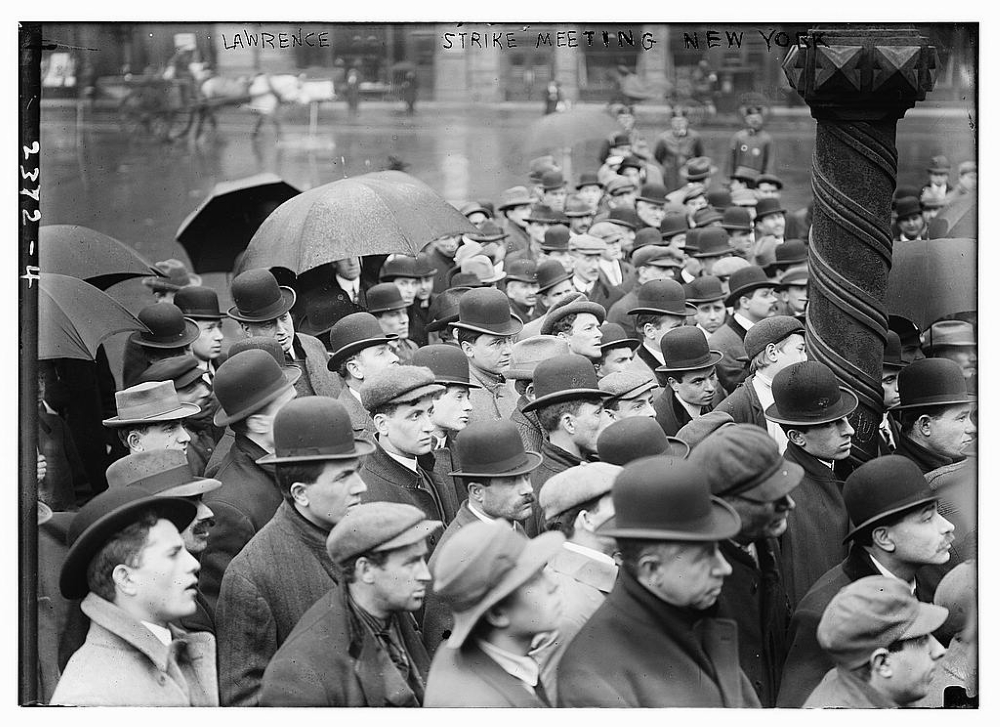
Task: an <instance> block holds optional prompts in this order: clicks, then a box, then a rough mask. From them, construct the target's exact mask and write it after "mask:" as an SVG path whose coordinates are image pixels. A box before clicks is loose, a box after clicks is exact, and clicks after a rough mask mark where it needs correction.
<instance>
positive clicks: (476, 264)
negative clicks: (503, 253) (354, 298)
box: [369, 255, 507, 300]
mask: <svg viewBox="0 0 1000 727" xmlns="http://www.w3.org/2000/svg"><path fill="white" fill-rule="evenodd" d="M461 270H462V272H463V273H472V274H473V275H475V276H476V277H477V278H479V282H481V283H496V282H497V281H500V280H503V279H504V278H506V277H507V273H498V272H497V270H496V268H495V267H494V265H493V261H492V260H490V259H489V258H488V257H486V256H485V255H473V256H472V257H470V258H468V259H466V260H463V261H462V267H461ZM370 296H371V293H370V292H369V300H371V297H370Z"/></svg>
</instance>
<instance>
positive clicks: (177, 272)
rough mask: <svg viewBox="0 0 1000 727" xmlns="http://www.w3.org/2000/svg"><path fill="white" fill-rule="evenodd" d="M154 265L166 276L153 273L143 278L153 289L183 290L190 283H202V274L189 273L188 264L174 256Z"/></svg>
mask: <svg viewBox="0 0 1000 727" xmlns="http://www.w3.org/2000/svg"><path fill="white" fill-rule="evenodd" d="M153 267H154V268H156V269H157V270H159V271H160V272H161V273H163V275H164V277H160V276H158V275H151V276H149V277H148V278H143V279H142V282H143V283H145V284H146V285H147V286H149V287H150V288H152V289H153V290H158V291H163V292H170V291H178V290H181V289H182V288H184V287H186V286H188V285H201V276H200V275H195V274H194V273H189V272H188V269H187V266H186V265H185V264H184V263H182V262H181V261H180V260H176V259H174V258H170V259H169V260H162V261H160V262H158V263H156V264H155V265H153Z"/></svg>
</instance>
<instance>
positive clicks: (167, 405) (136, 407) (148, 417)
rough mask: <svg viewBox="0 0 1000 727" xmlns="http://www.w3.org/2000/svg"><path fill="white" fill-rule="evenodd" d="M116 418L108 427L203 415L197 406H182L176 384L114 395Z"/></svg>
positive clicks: (154, 383)
mask: <svg viewBox="0 0 1000 727" xmlns="http://www.w3.org/2000/svg"><path fill="white" fill-rule="evenodd" d="M115 407H116V408H117V410H118V414H117V415H116V416H113V417H111V418H110V419H105V420H104V421H103V422H102V423H103V424H104V426H106V427H124V426H127V425H130V424H156V423H157V422H172V421H176V420H177V419H184V418H186V417H189V416H193V415H195V414H197V413H198V412H200V411H201V407H199V406H197V405H196V404H187V403H185V402H182V401H181V400H180V398H178V396H177V390H176V389H175V388H174V382H173V381H147V382H146V383H143V384H136V385H135V386H130V387H129V388H127V389H123V390H122V391H116V392H115Z"/></svg>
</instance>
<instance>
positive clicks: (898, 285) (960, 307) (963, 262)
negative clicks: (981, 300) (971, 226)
mask: <svg viewBox="0 0 1000 727" xmlns="http://www.w3.org/2000/svg"><path fill="white" fill-rule="evenodd" d="M976 247H977V246H976V241H975V240H972V239H969V238H951V239H947V238H942V239H938V240H913V241H912V242H897V243H895V244H894V245H893V251H892V270H890V271H889V281H888V285H887V287H886V295H885V305H886V308H887V309H888V311H889V313H895V314H896V315H900V316H903V317H904V318H909V319H910V320H911V321H913V322H914V323H916V324H917V325H918V326H919V327H920V330H924V329H926V328H928V327H929V326H930V325H931V323H933V322H934V321H936V320H939V319H941V318H944V317H945V316H950V315H953V314H955V313H962V312H965V311H973V310H976V308H977V301H976V254H977V249H976Z"/></svg>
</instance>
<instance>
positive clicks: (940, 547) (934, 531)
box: [885, 502, 955, 565]
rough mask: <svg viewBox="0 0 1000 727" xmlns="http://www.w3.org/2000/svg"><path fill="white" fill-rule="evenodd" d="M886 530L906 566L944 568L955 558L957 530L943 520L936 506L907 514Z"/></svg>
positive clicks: (931, 503)
mask: <svg viewBox="0 0 1000 727" xmlns="http://www.w3.org/2000/svg"><path fill="white" fill-rule="evenodd" d="M885 529H886V535H887V536H888V537H889V538H890V539H891V540H892V542H893V544H894V545H895V546H896V549H895V551H894V552H893V555H894V557H896V558H897V559H898V560H900V561H901V562H903V563H912V564H915V565H916V564H919V565H943V564H945V563H947V562H948V559H949V558H950V557H951V552H950V550H949V549H950V547H951V544H952V542H953V541H954V540H955V535H954V532H955V526H954V525H952V524H951V522H949V521H948V520H946V519H945V518H944V517H942V516H941V513H939V512H938V508H937V503H936V502H929V503H927V504H926V505H924V506H923V507H920V508H917V509H915V510H913V511H912V512H909V513H907V514H906V515H904V516H903V517H902V518H900V519H899V520H898V521H896V522H895V523H893V524H892V525H889V526H887V527H886V528H885Z"/></svg>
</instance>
